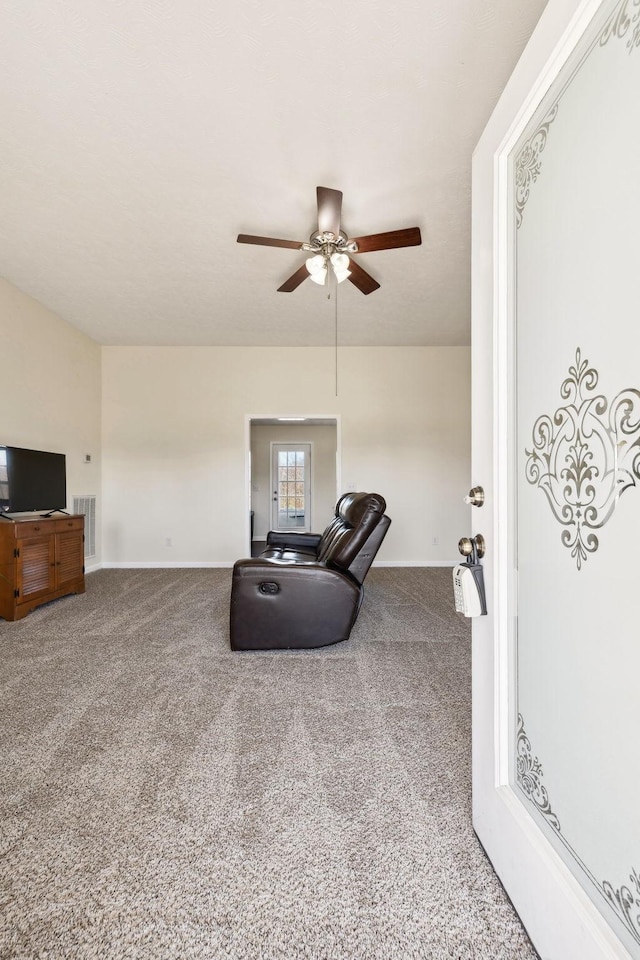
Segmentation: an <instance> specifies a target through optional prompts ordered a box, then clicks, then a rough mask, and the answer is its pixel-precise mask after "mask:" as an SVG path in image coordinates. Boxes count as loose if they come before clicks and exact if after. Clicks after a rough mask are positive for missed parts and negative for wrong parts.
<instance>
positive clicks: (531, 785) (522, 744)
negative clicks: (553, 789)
mask: <svg viewBox="0 0 640 960" xmlns="http://www.w3.org/2000/svg"><path fill="white" fill-rule="evenodd" d="M516 779H517V781H518V783H519V784H520V787H521V789H522V791H523V793H524V794H525V796H526V797H527V799H528V800H530V801H531V803H533V804H535V806H536V808H537V809H538V810H539V811H540V813H541V814H542V815H543V817H545V819H546V821H547V823H549V824H550V825H551V826H552V827H553V829H554V830H557V831H558V833H561V832H562V830H561V827H560V821H559V820H558V818H557V816H556V815H555V813H554V812H553V810H552V809H551V804H550V803H549V794H548V793H547V789H546V787H545V786H544V784H543V782H542V764H541V763H540V761H539V760H538V758H537V757H536V756H535V755H534V753H533V750H532V749H531V741H530V740H529V737H528V736H527V734H526V732H525V729H524V720H523V719H522V714H520V713H519V714H518V731H517V734H516Z"/></svg>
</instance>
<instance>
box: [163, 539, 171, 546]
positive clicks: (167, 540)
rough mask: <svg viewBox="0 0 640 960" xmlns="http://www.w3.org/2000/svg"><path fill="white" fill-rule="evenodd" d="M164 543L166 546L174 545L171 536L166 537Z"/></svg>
mask: <svg viewBox="0 0 640 960" xmlns="http://www.w3.org/2000/svg"><path fill="white" fill-rule="evenodd" d="M164 545H165V547H172V546H173V544H172V543H171V537H166V539H165V541H164Z"/></svg>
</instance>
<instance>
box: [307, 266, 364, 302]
mask: <svg viewBox="0 0 640 960" xmlns="http://www.w3.org/2000/svg"><path fill="white" fill-rule="evenodd" d="M305 269H306V268H305ZM349 270H350V271H351V276H350V277H349V280H350V281H351V283H353V284H355V286H356V287H357V288H358V290H360V292H361V293H364V295H365V297H366V296H367V294H369V293H373V291H374V290H377V289H378V287H379V286H380V284H379V283H378V281H377V280H374V279H373V277H372V276H371V274H370V273H367V271H366V270H363V269H362V267H361V266H360V264H359V263H356V262H355V260H352V259H351V257H349Z"/></svg>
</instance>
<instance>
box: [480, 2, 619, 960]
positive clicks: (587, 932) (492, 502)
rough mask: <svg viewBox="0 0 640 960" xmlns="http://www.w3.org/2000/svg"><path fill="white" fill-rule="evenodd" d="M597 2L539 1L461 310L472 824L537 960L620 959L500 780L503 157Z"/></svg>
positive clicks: (504, 585)
mask: <svg viewBox="0 0 640 960" xmlns="http://www.w3.org/2000/svg"><path fill="white" fill-rule="evenodd" d="M600 6H601V0H550V2H549V5H548V6H547V8H546V9H545V11H544V12H543V14H542V16H541V19H540V22H539V24H538V26H537V27H536V30H535V31H534V34H533V36H532V38H531V40H530V42H529V44H528V46H527V48H526V49H525V51H524V53H523V55H522V57H521V59H520V61H519V63H518V65H517V66H516V69H515V71H514V73H513V75H512V77H511V79H510V80H509V83H508V84H507V87H506V88H505V91H504V93H503V95H502V97H501V98H500V100H499V102H498V105H497V106H496V108H495V110H494V113H493V115H492V117H491V119H490V120H489V123H488V124H487V127H486V129H485V131H484V133H483V134H482V137H481V139H480V141H479V143H478V146H477V147H476V150H475V152H474V158H473V159H474V162H473V223H472V250H473V277H472V315H473V316H474V317H482V318H483V321H482V331H481V330H480V329H479V327H478V326H474V330H473V346H474V349H473V352H472V382H473V384H477V385H480V384H483V385H486V384H491V387H492V389H491V396H492V399H491V401H490V405H489V401H485V402H479V401H478V397H477V396H474V395H473V393H475V390H474V391H473V393H472V421H473V430H472V436H473V440H472V478H473V482H474V483H478V484H480V485H482V486H483V487H484V488H485V491H487V492H488V498H487V499H488V504H487V506H488V507H489V510H490V511H491V529H490V530H487V531H486V532H485V535H487V534H488V540H489V541H490V542H489V550H488V556H487V558H486V561H485V577H486V581H487V597H488V598H489V600H490V602H491V600H493V603H494V606H495V612H494V615H493V618H491V619H489V618H487V619H488V620H489V622H486V621H484V622H483V620H482V619H476V620H474V621H473V640H472V643H473V661H474V690H473V823H474V829H475V831H476V833H477V835H478V838H479V840H480V842H481V843H482V844H483V845H486V847H487V848H488V851H489V856H490V858H491V859H492V862H493V866H494V868H495V869H496V872H497V873H498V876H499V877H500V878H501V879H502V880H503V882H504V885H505V888H506V890H507V892H508V895H509V897H510V898H511V900H512V901H513V903H514V906H515V908H516V910H517V911H518V913H519V914H520V917H521V919H522V921H523V923H524V925H525V927H526V929H527V931H528V932H529V934H530V936H531V938H532V941H533V943H534V946H535V947H536V949H537V950H538V952H539V953H540V954H541V956H542V957H543V958H545V960H547V958H549V960H556V958H558V960H559V958H560V957H562V960H623V958H624V960H628V958H629V953H628V951H627V950H626V949H625V947H624V945H623V944H622V943H621V941H620V940H619V939H618V937H617V936H616V935H615V933H614V931H613V929H612V928H611V927H610V926H609V924H607V922H606V921H605V919H604V917H603V916H602V914H601V913H600V911H599V910H598V909H597V908H596V906H595V905H594V904H593V902H592V901H591V899H590V898H589V896H588V894H587V893H586V891H585V890H584V889H583V887H582V886H581V884H580V883H579V881H578V880H577V879H576V877H575V876H574V875H573V873H572V872H571V871H570V869H569V867H568V866H567V865H566V864H565V863H564V861H563V860H562V858H561V857H560V855H559V854H558V853H557V852H556V850H555V849H554V848H553V847H552V845H551V843H550V842H549V841H548V840H547V838H546V837H545V836H544V834H543V833H542V831H541V830H540V829H539V827H538V825H537V823H536V821H535V820H534V819H533V817H532V816H531V815H530V813H529V812H528V811H527V809H526V808H525V806H524V805H523V804H522V803H521V802H520V800H519V799H518V797H517V796H516V795H515V793H514V790H513V788H512V787H511V786H510V785H509V702H510V697H509V693H510V688H509V684H510V682H511V678H510V661H511V656H512V650H511V646H510V645H511V628H510V618H511V617H512V615H513V606H512V597H513V591H514V586H515V583H514V578H515V574H514V573H511V572H510V571H509V569H508V563H507V559H508V558H509V556H510V555H511V552H510V547H511V542H510V541H511V538H512V536H513V529H512V519H511V518H512V516H513V514H512V504H511V503H510V500H509V498H510V496H511V491H512V489H513V488H512V484H511V479H512V478H511V476H510V471H511V470H512V466H511V458H510V444H509V441H510V433H511V430H512V428H513V424H512V423H511V411H510V403H509V398H510V396H511V395H512V377H513V367H512V357H511V347H512V330H511V320H512V317H513V311H512V309H511V307H512V304H511V298H512V295H513V282H512V279H513V278H512V264H513V261H512V255H511V249H510V237H511V233H510V231H511V224H510V221H509V219H508V218H509V216H510V211H511V204H510V199H509V195H508V184H509V154H510V152H511V151H512V149H513V147H514V146H515V144H516V143H517V142H518V140H519V138H520V137H521V135H522V133H523V131H524V129H525V128H526V126H527V124H528V123H529V121H530V120H531V118H532V116H533V114H534V113H535V111H536V110H537V109H538V107H539V106H540V104H541V102H542V100H543V98H544V97H545V95H546V94H547V93H548V91H549V89H550V88H551V86H552V84H553V83H554V81H555V80H556V78H557V77H558V75H559V73H560V72H561V71H562V69H563V68H564V66H565V64H566V63H567V61H568V59H569V58H570V57H571V55H572V53H573V51H574V49H575V47H576V45H577V44H578V42H579V41H580V38H581V37H582V35H583V33H584V32H585V30H587V29H588V27H589V25H590V23H591V21H592V19H593V17H594V16H595V15H596V14H597V12H598V10H599V8H600ZM558 38H559V39H558ZM485 338H486V339H485ZM483 421H484V423H486V422H490V423H491V424H492V432H493V444H492V449H485V448H484V447H483V444H482V443H481V441H480V439H479V438H480V437H481V432H480V425H481V424H482V423H483ZM508 451H509V454H508ZM488 512H489V511H488ZM487 519H488V520H489V519H490V518H489V517H488V518H487ZM487 648H489V649H490V650H493V658H492V660H493V662H492V666H490V664H489V661H490V660H491V658H490V657H486V655H485V656H484V659H483V661H481V657H480V652H481V651H483V653H484V652H486V650H487ZM487 717H493V733H492V736H491V737H489V736H488V735H487V734H485V732H484V731H485V729H486V728H487V727H488V726H490V725H491V724H487V721H486V718H487ZM498 835H502V836H503V837H504V838H505V840H504V842H503V843H502V844H500V848H501V850H503V851H504V850H509V849H510V850H511V851H512V853H511V854H510V855H509V854H504V853H501V852H500V851H498V854H497V855H496V854H495V850H496V847H495V845H494V843H493V842H492V841H493V838H494V837H496V836H498ZM523 865H524V871H523V869H522V867H523ZM525 874H526V876H527V881H526V883H525V882H524V881H523V879H522V878H523V876H524V875H525ZM532 890H533V891H534V893H533V895H532V893H531V891H532ZM532 904H533V906H532ZM552 929H553V936H552V935H551V934H550V931H551V930H552ZM559 944H560V945H559Z"/></svg>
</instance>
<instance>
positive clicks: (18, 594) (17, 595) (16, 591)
mask: <svg viewBox="0 0 640 960" xmlns="http://www.w3.org/2000/svg"><path fill="white" fill-rule="evenodd" d="M13 596H14V597H15V599H16V600H17V599H18V597H19V596H20V591H19V590H14V591H13Z"/></svg>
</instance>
